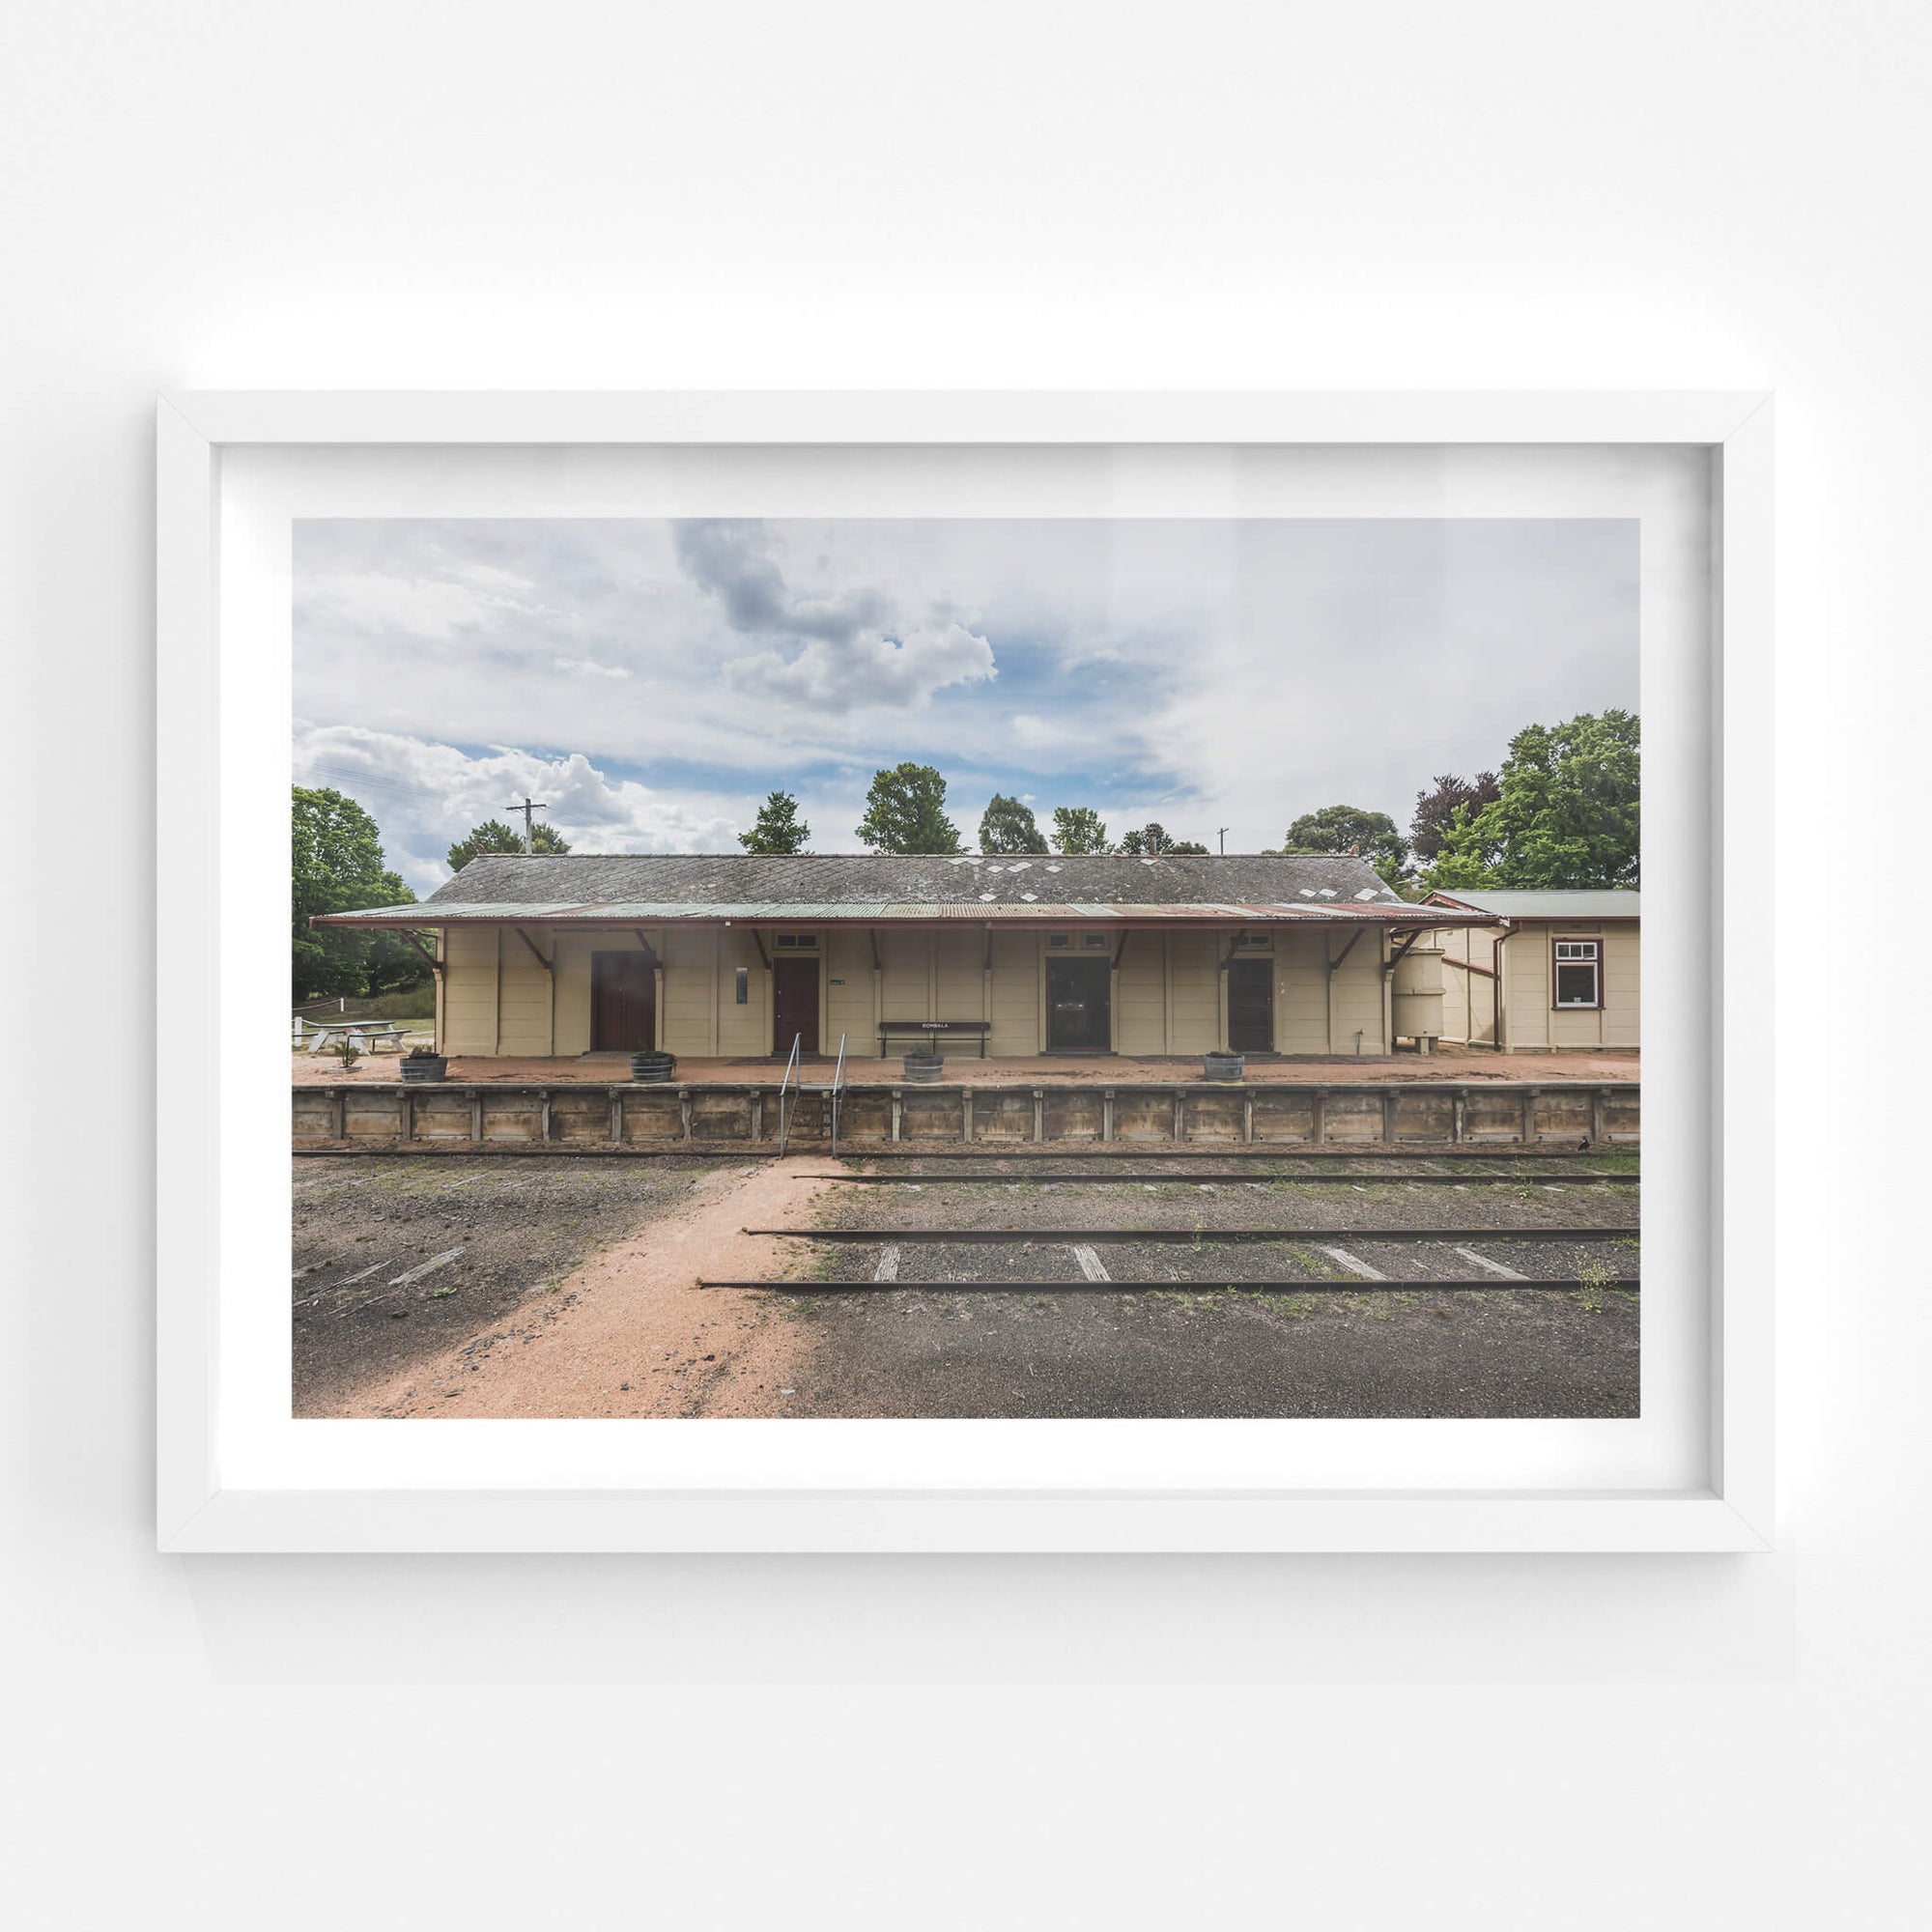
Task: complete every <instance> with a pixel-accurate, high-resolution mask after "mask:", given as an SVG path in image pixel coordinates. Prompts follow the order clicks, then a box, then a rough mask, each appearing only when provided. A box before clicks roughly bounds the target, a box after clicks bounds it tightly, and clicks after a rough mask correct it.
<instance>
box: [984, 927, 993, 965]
mask: <svg viewBox="0 0 1932 1932" xmlns="http://www.w3.org/2000/svg"><path fill="white" fill-rule="evenodd" d="M985 934H986V971H987V972H988V973H990V972H991V971H992V970H993V926H992V922H991V921H990V920H989V921H988V922H987V923H986V926H985Z"/></svg>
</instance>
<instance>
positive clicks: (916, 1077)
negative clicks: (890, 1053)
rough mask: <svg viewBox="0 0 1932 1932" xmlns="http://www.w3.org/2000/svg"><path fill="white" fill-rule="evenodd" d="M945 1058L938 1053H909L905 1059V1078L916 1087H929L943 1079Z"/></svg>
mask: <svg viewBox="0 0 1932 1932" xmlns="http://www.w3.org/2000/svg"><path fill="white" fill-rule="evenodd" d="M945 1075H946V1056H945V1055H944V1054H940V1053H909V1054H907V1055H906V1057H905V1077H906V1078H907V1079H908V1080H910V1081H912V1082H914V1083H915V1084H916V1085H920V1086H925V1085H929V1084H930V1083H931V1082H933V1081H935V1080H940V1079H943V1078H945Z"/></svg>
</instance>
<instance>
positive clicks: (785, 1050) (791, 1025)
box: [772, 959, 818, 1055]
mask: <svg viewBox="0 0 1932 1932" xmlns="http://www.w3.org/2000/svg"><path fill="white" fill-rule="evenodd" d="M794 1039H796V1040H797V1041H798V1050H799V1051H800V1052H801V1053H816V1052H817V1051H818V961H817V960H816V959H774V960H773V961H772V1051H773V1052H774V1053H782V1054H785V1055H789V1054H790V1052H791V1043H792V1041H793V1040H794Z"/></svg>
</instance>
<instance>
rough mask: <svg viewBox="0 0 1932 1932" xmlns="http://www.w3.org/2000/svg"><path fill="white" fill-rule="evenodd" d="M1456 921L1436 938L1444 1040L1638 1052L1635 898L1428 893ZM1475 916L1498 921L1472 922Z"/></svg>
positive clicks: (1625, 894)
mask: <svg viewBox="0 0 1932 1932" xmlns="http://www.w3.org/2000/svg"><path fill="white" fill-rule="evenodd" d="M1426 903H1427V905H1428V906H1429V907H1431V908H1435V909H1436V910H1439V911H1440V912H1443V913H1445V914H1447V913H1453V914H1455V915H1457V916H1458V923H1455V924H1453V925H1445V926H1444V927H1443V929H1442V931H1441V933H1440V935H1439V947H1440V951H1441V954H1442V961H1441V963H1442V996H1443V997H1442V1027H1443V1032H1442V1037H1443V1038H1444V1039H1445V1040H1446V1041H1448V1042H1449V1043H1450V1044H1452V1045H1465V1044H1466V1045H1470V1046H1492V1047H1498V1048H1499V1049H1500V1050H1501V1051H1502V1052H1504V1053H1548V1052H1551V1051H1559V1052H1560V1051H1563V1050H1565V1049H1574V1050H1577V1051H1582V1052H1595V1053H1634V1052H1636V1051H1637V1050H1638V1047H1639V1044H1640V1041H1639V1029H1638V1019H1639V1011H1638V1009H1639V997H1638V996H1639V990H1640V981H1641V979H1642V927H1641V922H1640V919H1639V895H1638V894H1637V893H1635V892H1634V891H1603V892H1457V893H1432V894H1430V895H1429V898H1428V900H1427V901H1426ZM1471 913H1489V914H1491V915H1492V918H1493V922H1494V923H1492V924H1489V925H1472V924H1469V923H1465V922H1466V916H1467V915H1468V914H1471Z"/></svg>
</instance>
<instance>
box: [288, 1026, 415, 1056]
mask: <svg viewBox="0 0 1932 1932" xmlns="http://www.w3.org/2000/svg"><path fill="white" fill-rule="evenodd" d="M302 1024H303V1025H304V1026H306V1027H308V1028H311V1029H312V1030H313V1031H314V1034H315V1044H314V1045H313V1046H311V1047H310V1048H309V1051H310V1052H311V1053H326V1052H327V1050H328V1046H329V1042H330V1040H331V1039H335V1038H345V1039H347V1040H348V1041H349V1042H350V1044H351V1045H353V1046H355V1047H359V1048H360V1049H362V1050H363V1051H364V1052H366V1053H374V1052H376V1051H377V1049H378V1048H380V1047H382V1046H384V1045H385V1044H393V1045H394V1046H395V1048H396V1051H397V1052H398V1053H400V1052H401V1051H402V1048H403V1040H404V1039H405V1037H407V1036H408V1034H409V1028H408V1027H399V1026H390V1025H388V1024H387V1023H385V1022H384V1021H382V1020H304V1021H303V1022H302Z"/></svg>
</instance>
